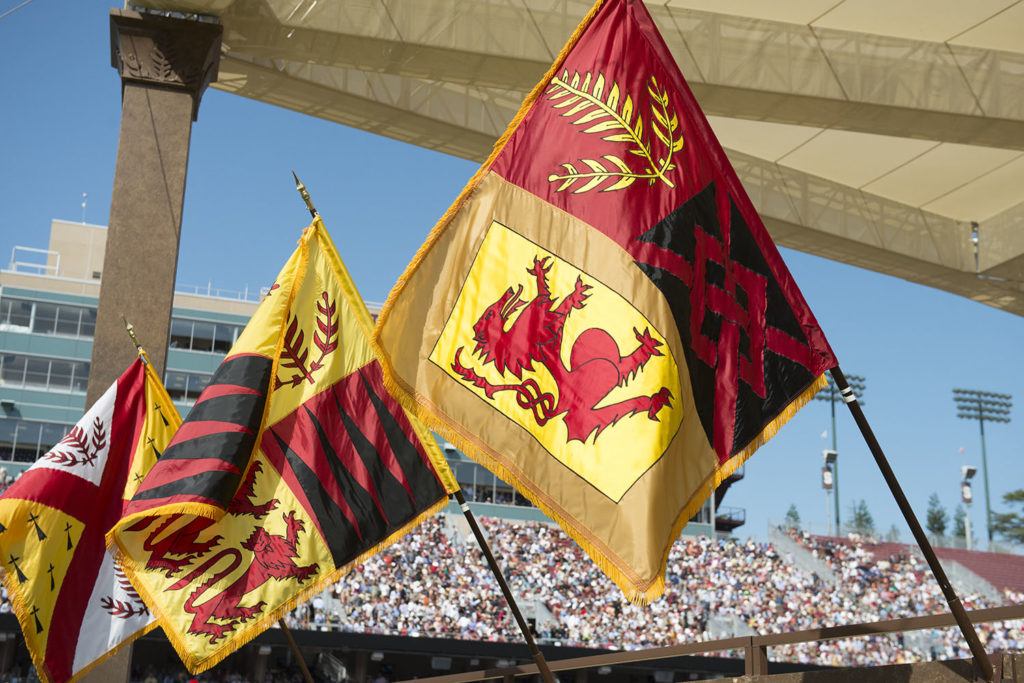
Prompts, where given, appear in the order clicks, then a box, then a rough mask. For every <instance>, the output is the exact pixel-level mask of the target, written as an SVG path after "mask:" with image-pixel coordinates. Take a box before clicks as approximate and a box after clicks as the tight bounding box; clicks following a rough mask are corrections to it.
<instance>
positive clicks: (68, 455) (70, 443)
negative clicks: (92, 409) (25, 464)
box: [43, 417, 107, 467]
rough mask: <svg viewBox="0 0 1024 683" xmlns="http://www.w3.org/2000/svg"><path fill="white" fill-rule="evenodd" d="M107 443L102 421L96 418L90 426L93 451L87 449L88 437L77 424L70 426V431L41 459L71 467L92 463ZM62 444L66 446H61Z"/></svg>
mask: <svg viewBox="0 0 1024 683" xmlns="http://www.w3.org/2000/svg"><path fill="white" fill-rule="evenodd" d="M106 443H107V436H106V430H105V429H104V427H103V421H102V420H100V418H98V417H97V418H96V420H95V422H93V426H92V445H93V451H92V452H91V453H90V451H89V439H88V438H86V435H85V430H83V429H82V428H81V427H79V426H77V425H76V426H74V427H72V429H71V431H70V432H68V433H67V435H66V436H65V437H64V438H63V439H61V440H60V443H58V444H57V445H56V446H54V448H53V450H52V451H50V452H49V453H47V454H46V455H45V456H43V459H44V460H46V461H48V462H52V463H54V464H57V465H64V466H65V467H73V466H75V465H92V464H93V463H94V462H95V461H96V456H97V455H98V454H99V451H100V449H102V448H103V447H104V446H105V445H106ZM62 446H64V447H66V448H63V449H62V448H61V447H62Z"/></svg>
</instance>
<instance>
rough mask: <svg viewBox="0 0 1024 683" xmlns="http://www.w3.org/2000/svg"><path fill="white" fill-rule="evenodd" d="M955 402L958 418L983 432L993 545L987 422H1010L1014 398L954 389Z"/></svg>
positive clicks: (983, 468)
mask: <svg viewBox="0 0 1024 683" xmlns="http://www.w3.org/2000/svg"><path fill="white" fill-rule="evenodd" d="M953 401H954V402H955V403H956V410H957V415H956V416H957V417H959V418H960V419H963V420H977V421H978V428H979V429H980V430H981V471H982V472H983V473H984V475H985V529H986V530H987V531H988V540H989V543H991V542H992V499H991V496H990V494H989V486H988V458H987V457H986V455H985V422H986V421H988V422H1009V421H1010V408H1012V407H1013V396H1012V395H1010V394H996V393H993V392H991V391H975V390H974V389H953Z"/></svg>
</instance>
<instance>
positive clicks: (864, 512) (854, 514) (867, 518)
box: [850, 499, 875, 534]
mask: <svg viewBox="0 0 1024 683" xmlns="http://www.w3.org/2000/svg"><path fill="white" fill-rule="evenodd" d="M850 530H851V531H856V532H858V533H861V534H873V533H875V519H874V518H873V517H872V516H871V513H870V512H868V504H867V502H866V501H864V499H861V500H856V501H854V502H853V504H852V505H851V506H850Z"/></svg>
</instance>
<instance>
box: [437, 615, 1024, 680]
mask: <svg viewBox="0 0 1024 683" xmlns="http://www.w3.org/2000/svg"><path fill="white" fill-rule="evenodd" d="M967 615H968V616H969V617H970V620H971V622H972V623H974V624H986V623H990V622H995V621H1007V620H1010V619H1024V605H1009V606H1005V607H992V608H989V609H979V610H973V611H969V612H967ZM956 625H957V624H956V620H955V619H954V617H953V615H952V614H949V613H947V614H932V615H928V616H923V617H908V618H904V619H893V620H890V621H875V622H871V623H866V624H850V625H847V626H832V627H828V628H818V629H810V630H807V631H793V632H790V633H772V634H769V635H755V636H743V637H740V638H723V639H721V640H708V641H702V642H699V643H687V644H685V645H671V646H668V647H657V648H651V649H648V650H629V651H625V652H610V653H608V654H605V655H592V656H588V657H577V658H573V659H559V660H555V661H549V662H548V668H549V669H550V670H551V671H552V672H555V671H579V670H582V669H592V668H595V667H601V666H616V665H625V664H635V663H638V662H651V661H657V660H661V659H670V658H672V657H681V656H687V655H704V654H707V653H710V652H721V651H723V650H742V651H743V653H744V656H743V662H744V664H743V669H744V675H747V676H757V675H766V674H767V673H768V648H769V647H774V646H778V645H794V644H797V643H813V642H817V641H820V640H837V639H842V638H859V637H863V636H873V635H882V634H886V633H901V632H907V631H920V630H923V629H933V628H943V627H949V626H956ZM990 655H991V653H990ZM990 658H991V657H990ZM536 673H538V670H537V665H536V664H519V665H517V666H511V667H505V668H494V669H484V670H480V671H469V672H466V673H458V674H449V675H446V676H435V677H433V678H419V679H417V681H418V683H425V682H429V683H471V682H473V681H485V680H494V679H507V680H511V679H512V678H514V677H515V676H528V675H531V674H536Z"/></svg>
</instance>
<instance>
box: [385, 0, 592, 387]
mask: <svg viewBox="0 0 1024 683" xmlns="http://www.w3.org/2000/svg"><path fill="white" fill-rule="evenodd" d="M604 1H605V0H597V1H596V2H595V3H594V4H593V6H592V7H591V8H590V11H589V12H587V15H586V16H585V17H584V18H583V21H581V22H580V24H579V26H577V27H576V30H575V31H573V33H572V35H571V36H569V41H568V42H567V43H566V44H565V47H563V48H562V51H561V52H559V53H558V57H556V58H555V61H554V62H553V63H552V64H551V67H550V68H549V69H548V70H547V72H546V73H545V74H544V77H543V78H541V79H540V81H539V82H538V83H537V85H535V86H534V87H533V90H531V91H530V94H529V95H527V96H526V99H524V100H523V103H522V104H521V105H520V106H519V111H518V112H516V115H515V117H514V118H513V119H512V121H511V122H509V124H508V127H507V128H505V132H504V133H503V134H502V136H501V137H500V138H498V140H497V142H495V143H494V147H493V148H492V149H491V154H490V156H488V157H487V161H485V162H484V163H483V164H482V165H481V166H480V168H479V169H477V172H476V173H474V174H473V177H472V178H470V179H469V182H468V183H466V186H465V187H464V188H463V189H462V192H461V193H460V194H459V196H458V197H457V198H456V199H455V201H454V202H453V203H452V205H451V206H449V207H448V210H447V211H445V213H444V215H443V216H441V218H440V220H438V221H437V223H436V224H435V225H434V227H433V229H432V230H431V231H430V234H428V235H427V240H426V241H425V242H424V243H423V245H422V246H421V247H420V248H419V250H417V252H416V255H415V256H413V259H412V261H411V262H410V263H409V265H408V266H406V269H405V271H404V272H403V273H402V274H401V275H400V276H399V278H398V281H397V282H396V283H395V286H394V287H392V289H391V292H390V293H389V294H388V298H387V300H386V301H385V302H384V305H383V306H382V307H381V309H380V313H379V314H378V315H377V325H376V327H375V328H374V329H375V334H374V336H372V337H371V338H370V343H371V344H373V346H374V350H375V351H376V353H377V356H378V357H379V358H380V359H381V365H383V366H384V372H385V375H387V374H390V370H389V363H386V362H384V359H385V358H387V356H385V355H384V353H383V350H382V349H380V348H379V344H378V342H377V338H376V330H379V329H380V328H381V327H382V325H383V323H384V321H386V320H387V318H388V317H389V316H390V314H391V309H392V308H393V306H394V302H395V299H397V298H398V295H399V293H400V292H401V290H403V289H404V288H405V285H406V283H407V282H408V281H409V279H410V278H411V277H412V275H413V274H414V273H415V272H416V271H417V270H418V269H419V267H420V265H421V264H422V263H423V260H424V259H425V258H426V256H427V252H429V251H430V249H431V247H433V246H434V243H436V242H437V240H439V239H440V238H441V235H442V234H443V233H444V231H445V229H446V228H447V227H448V224H449V223H450V222H451V220H452V219H453V218H454V217H455V214H457V213H458V212H459V210H461V209H462V207H463V206H464V205H465V203H466V202H467V201H468V200H469V197H470V195H472V194H473V192H474V191H476V188H477V186H478V185H479V184H480V182H481V181H482V180H483V178H484V176H485V175H486V174H487V173H488V172H489V171H490V170H491V166H492V165H493V164H494V160H495V159H497V157H498V155H499V154H500V153H501V151H502V150H503V149H504V148H505V144H506V143H507V142H508V140H509V138H511V137H512V134H513V133H515V131H516V128H518V127H519V124H520V123H522V121H523V119H524V118H525V117H526V114H527V112H528V111H529V110H530V108H531V107H532V106H533V105H534V103H535V102H536V101H537V100H538V99H539V98H540V95H541V93H543V92H544V89H545V88H547V87H548V83H550V82H551V79H552V78H554V76H555V74H556V73H558V70H559V69H561V68H562V64H563V63H564V62H565V59H566V57H568V56H569V52H570V51H572V48H573V47H575V46H576V43H577V42H578V41H579V39H580V36H582V35H583V32H584V31H585V30H586V29H587V27H588V26H590V22H591V21H593V19H594V17H595V16H596V15H597V12H598V10H600V9H601V6H602V5H603V4H604Z"/></svg>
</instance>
